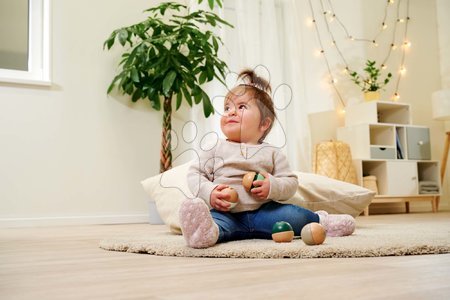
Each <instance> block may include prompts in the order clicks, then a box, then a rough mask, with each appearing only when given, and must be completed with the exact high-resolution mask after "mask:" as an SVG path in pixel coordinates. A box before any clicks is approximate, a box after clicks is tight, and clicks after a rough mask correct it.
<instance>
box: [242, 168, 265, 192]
mask: <svg viewBox="0 0 450 300" xmlns="http://www.w3.org/2000/svg"><path fill="white" fill-rule="evenodd" d="M264 179H265V177H264V176H263V175H261V174H260V173H256V172H248V173H247V174H245V175H244V177H243V178H242V185H243V186H244V188H245V190H246V191H247V192H250V190H251V189H252V188H254V187H255V186H253V181H255V180H264Z"/></svg>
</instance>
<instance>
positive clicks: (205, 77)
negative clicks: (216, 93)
mask: <svg viewBox="0 0 450 300" xmlns="http://www.w3.org/2000/svg"><path fill="white" fill-rule="evenodd" d="M207 78H208V74H207V73H206V72H202V73H201V74H200V77H199V78H198V82H199V83H200V84H203V83H205V81H206V79H207Z"/></svg>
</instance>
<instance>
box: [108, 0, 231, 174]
mask: <svg viewBox="0 0 450 300" xmlns="http://www.w3.org/2000/svg"><path fill="white" fill-rule="evenodd" d="M202 1H203V0H199V3H201V2H202ZM221 1H222V0H208V3H209V6H210V7H211V8H212V7H213V6H214V2H217V3H218V5H219V6H221V5H222V2H221ZM144 12H147V13H149V16H148V17H147V18H146V19H145V20H144V21H142V22H140V23H137V24H133V25H131V26H128V27H123V28H119V29H116V30H114V31H113V32H112V33H111V35H110V36H109V38H108V39H107V40H106V41H105V42H104V45H103V46H104V48H107V49H108V50H109V49H111V47H113V45H114V44H115V43H116V42H118V43H119V44H120V45H121V46H122V47H125V48H126V49H125V51H124V53H123V54H122V57H121V58H122V59H121V61H120V62H119V71H118V74H117V75H116V76H115V77H114V79H113V80H112V82H111V84H110V86H109V88H108V91H107V93H108V94H109V93H110V92H111V91H112V90H113V89H114V87H117V88H118V90H119V92H121V93H123V94H126V95H129V96H131V100H132V101H133V102H136V101H138V100H139V99H148V100H149V101H150V103H151V106H152V107H153V108H154V109H156V110H158V111H159V110H161V107H162V109H163V128H162V141H161V154H160V172H164V171H166V170H168V169H170V168H171V166H172V153H171V127H172V125H171V116H172V101H175V109H178V108H179V107H180V106H181V104H182V102H187V103H188V104H189V105H190V106H192V105H193V104H200V103H202V104H203V112H204V115H205V117H209V116H210V115H211V114H213V113H214V108H213V105H212V104H211V101H210V98H209V96H208V95H207V94H206V93H205V91H204V90H203V89H202V88H201V85H202V84H204V83H206V82H209V81H211V80H213V79H214V78H216V79H218V80H219V81H220V82H222V83H223V84H225V82H224V79H225V72H226V69H227V65H226V63H225V62H224V61H222V60H220V59H219V58H218V50H219V44H223V43H222V41H221V39H220V37H218V36H216V35H215V34H214V32H212V31H211V30H208V29H206V28H214V27H216V26H219V25H220V24H224V25H227V26H231V27H232V25H230V24H229V23H227V22H226V21H224V20H223V19H221V18H220V17H219V16H217V15H216V14H214V13H212V12H208V11H204V10H197V11H195V12H189V10H188V7H187V6H185V5H182V4H179V3H174V2H164V3H161V4H160V5H158V6H156V7H153V8H150V9H147V10H145V11H144Z"/></svg>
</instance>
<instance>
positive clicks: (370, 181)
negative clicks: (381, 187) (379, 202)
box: [363, 175, 378, 195]
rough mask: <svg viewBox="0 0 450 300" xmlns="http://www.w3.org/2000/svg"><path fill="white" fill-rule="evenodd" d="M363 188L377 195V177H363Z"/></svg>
mask: <svg viewBox="0 0 450 300" xmlns="http://www.w3.org/2000/svg"><path fill="white" fill-rule="evenodd" d="M363 186H364V187H365V188H366V189H369V190H371V191H374V192H375V193H376V194H377V195H378V186H377V177H376V176H373V175H371V176H364V177H363Z"/></svg>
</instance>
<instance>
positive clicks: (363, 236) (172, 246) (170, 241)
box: [100, 222, 450, 258]
mask: <svg viewBox="0 0 450 300" xmlns="http://www.w3.org/2000/svg"><path fill="white" fill-rule="evenodd" d="M446 225H449V226H442V224H441V226H436V223H433V222H428V223H421V224H407V225H406V224H372V225H364V226H359V227H357V229H356V231H355V233H354V234H353V235H351V236H347V237H327V239H326V240H325V242H324V243H323V244H322V245H318V246H307V245H305V244H304V243H303V242H302V240H301V239H294V241H292V242H291V243H275V242H273V241H272V240H244V241H234V242H228V243H223V244H218V245H216V246H214V247H211V248H208V249H192V248H189V247H187V246H186V245H185V242H184V239H183V237H182V236H180V235H174V234H172V233H170V232H168V231H167V229H166V227H159V228H158V230H154V229H151V228H149V233H148V234H144V235H142V234H141V235H139V236H122V237H120V236H119V237H115V238H111V239H105V240H103V241H101V243H100V247H101V248H103V249H106V250H114V251H124V252H134V253H148V254H152V255H163V256H185V257H230V258H319V257H374V256H396V255H397V256H398V255H419V254H440V253H450V224H447V223H446ZM149 226H150V225H149ZM150 227H153V226H150Z"/></svg>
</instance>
